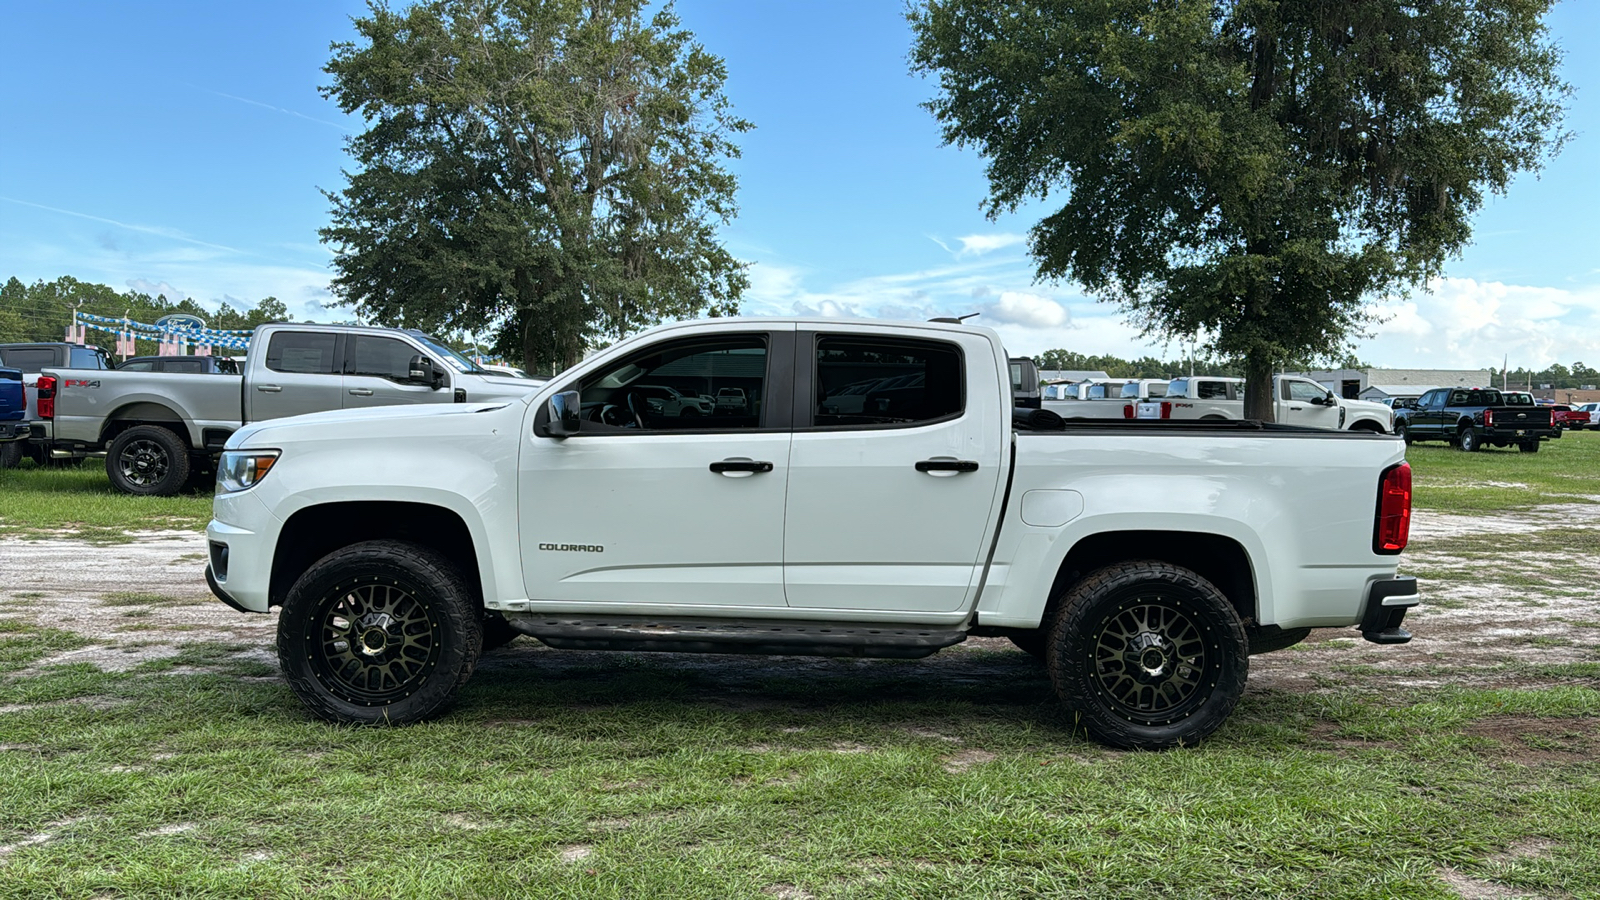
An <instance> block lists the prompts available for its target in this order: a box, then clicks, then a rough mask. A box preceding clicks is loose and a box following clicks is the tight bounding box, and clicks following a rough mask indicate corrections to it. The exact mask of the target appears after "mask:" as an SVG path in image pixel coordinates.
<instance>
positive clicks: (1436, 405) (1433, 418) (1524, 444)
mask: <svg viewBox="0 0 1600 900" xmlns="http://www.w3.org/2000/svg"><path fill="white" fill-rule="evenodd" d="M1394 431H1395V434H1398V435H1401V436H1402V437H1404V438H1405V439H1406V443H1408V444H1409V443H1411V442H1412V441H1449V442H1450V443H1451V444H1454V445H1455V446H1456V447H1458V448H1460V449H1462V450H1466V451H1468V452H1472V451H1475V450H1481V449H1483V447H1484V445H1486V444H1487V445H1492V446H1495V447H1509V446H1511V445H1512V444H1516V445H1517V447H1519V448H1520V449H1521V450H1522V452H1524V453H1537V452H1539V441H1540V440H1541V439H1546V438H1553V437H1555V436H1556V429H1555V426H1554V425H1553V424H1552V423H1551V421H1550V409H1549V407H1544V406H1512V405H1508V404H1507V403H1506V402H1505V397H1503V396H1502V395H1501V393H1500V392H1499V391H1497V390H1495V389H1493V388H1438V389H1436V390H1432V391H1429V392H1427V393H1426V394H1423V395H1422V396H1421V397H1420V398H1419V399H1417V400H1415V401H1413V402H1411V403H1409V404H1407V405H1405V406H1403V407H1400V408H1397V409H1396V410H1395V412H1394Z"/></svg>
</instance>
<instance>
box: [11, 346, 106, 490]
mask: <svg viewBox="0 0 1600 900" xmlns="http://www.w3.org/2000/svg"><path fill="white" fill-rule="evenodd" d="M0 366H6V367H8V368H12V369H17V370H20V371H21V372H22V392H23V397H24V405H25V408H26V412H24V413H23V416H22V418H23V420H24V421H27V422H29V423H32V422H33V421H35V420H37V419H38V418H39V412H38V410H39V375H40V373H41V372H43V371H44V370H45V369H47V368H57V369H62V368H68V369H95V370H101V369H109V368H111V359H110V358H109V357H108V356H106V352H105V351H104V350H102V349H100V348H99V347H94V346H90V345H88V344H69V343H62V342H54V343H52V342H48V341H45V342H38V343H26V344H0ZM25 430H26V431H27V432H28V433H27V434H26V435H24V436H25V437H27V438H29V439H30V440H31V438H32V427H31V425H30V426H27V427H25ZM48 455H49V452H48V450H47V448H45V447H44V446H43V445H41V444H36V443H28V444H26V445H18V446H14V447H9V448H6V452H0V468H9V467H11V466H14V465H16V464H17V462H18V461H20V460H21V459H22V457H23V456H32V457H33V458H34V459H35V460H36V461H38V462H40V463H43V462H44V461H45V459H46V458H47V457H48Z"/></svg>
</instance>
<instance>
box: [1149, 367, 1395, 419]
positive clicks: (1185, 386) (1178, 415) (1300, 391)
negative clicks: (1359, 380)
mask: <svg viewBox="0 0 1600 900" xmlns="http://www.w3.org/2000/svg"><path fill="white" fill-rule="evenodd" d="M1272 402H1273V419H1274V421H1277V422H1281V423H1283V424H1285V425H1304V426H1307V427H1310V428H1339V429H1346V430H1349V431H1371V432H1374V433H1377V434H1388V433H1390V432H1391V431H1393V430H1394V411H1393V410H1392V409H1390V408H1389V407H1388V406H1385V405H1384V404H1382V403H1375V402H1373V401H1371V400H1348V399H1345V398H1343V397H1340V396H1339V395H1337V394H1335V393H1334V392H1332V391H1330V390H1328V389H1327V388H1325V387H1323V386H1322V385H1320V384H1318V383H1317V382H1315V381H1312V380H1311V379H1309V378H1300V377H1298V376H1295V375H1274V376H1273V378H1272ZM1123 415H1124V416H1125V417H1127V418H1130V419H1199V420H1202V421H1227V420H1234V419H1243V418H1244V379H1243V378H1229V377H1224V376H1193V375H1191V376H1189V377H1187V378H1174V379H1172V381H1171V382H1170V383H1168V385H1167V393H1166V397H1165V398H1164V399H1163V400H1162V401H1159V402H1158V401H1156V400H1154V399H1152V400H1150V401H1149V402H1146V403H1142V404H1133V403H1129V404H1127V405H1126V406H1125V408H1124V410H1123Z"/></svg>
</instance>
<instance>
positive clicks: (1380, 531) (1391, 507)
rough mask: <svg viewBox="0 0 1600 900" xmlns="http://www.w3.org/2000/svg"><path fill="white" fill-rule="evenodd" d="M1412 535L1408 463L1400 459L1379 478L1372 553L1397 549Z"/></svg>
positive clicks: (1389, 551) (1402, 546)
mask: <svg viewBox="0 0 1600 900" xmlns="http://www.w3.org/2000/svg"><path fill="white" fill-rule="evenodd" d="M1410 539H1411V464H1410V463H1404V462H1403V463H1400V464H1399V465H1397V466H1392V467H1390V468H1389V469H1388V470H1386V471H1385V472H1384V473H1383V478H1382V479H1380V480H1379V481H1378V522H1377V526H1376V527H1375V528H1374V529H1373V533H1372V551H1373V552H1374V553H1387V554H1394V553H1399V552H1400V551H1401V550H1404V549H1405V548H1406V542H1407V541H1409V540H1410Z"/></svg>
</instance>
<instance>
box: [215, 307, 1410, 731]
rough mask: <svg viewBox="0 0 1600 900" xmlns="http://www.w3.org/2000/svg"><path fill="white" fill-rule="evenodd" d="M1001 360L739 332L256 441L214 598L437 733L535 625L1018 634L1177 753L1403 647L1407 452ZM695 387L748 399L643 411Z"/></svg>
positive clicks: (291, 654)
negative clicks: (1348, 651)
mask: <svg viewBox="0 0 1600 900" xmlns="http://www.w3.org/2000/svg"><path fill="white" fill-rule="evenodd" d="M285 333H288V332H285ZM352 339H355V340H359V339H360V335H359V334H358V335H355V336H353V338H352ZM279 358H283V357H279ZM1008 359H1009V357H1008V356H1007V354H1006V352H1005V349H1004V348H1003V346H1002V345H1001V342H1000V338H999V336H998V335H997V334H995V333H994V332H993V331H990V330H988V329H983V328H976V327H969V326H962V325H945V324H934V323H919V324H899V323H886V322H863V321H829V320H815V319H799V320H789V319H765V318H763V319H715V320H709V321H695V322H683V323H677V324H674V325H668V326H664V327H661V328H658V329H655V330H652V331H650V332H647V333H645V334H642V335H638V336H635V337H632V338H629V339H627V340H624V341H622V342H619V343H618V344H616V345H614V346H612V347H610V348H609V349H607V350H605V351H603V352H601V353H599V354H597V355H595V356H593V357H591V358H590V359H588V360H585V361H584V362H582V363H580V364H579V365H578V366H577V367H575V368H574V369H572V370H571V371H569V372H566V373H563V374H561V375H558V376H556V377H555V378H553V379H552V380H551V381H550V382H549V383H547V384H545V385H544V386H542V387H539V388H538V389H537V390H536V392H534V393H533V394H532V395H531V396H530V395H522V396H517V397H514V398H499V399H494V400H492V401H489V402H479V399H478V398H469V400H468V401H467V402H464V403H458V404H450V405H440V406H432V407H410V408H407V407H401V406H391V407H388V408H383V409H344V410H341V411H336V412H325V413H320V414H315V415H307V416H298V417H295V418H290V419H278V420H272V421H265V422H255V423H253V424H249V425H246V426H245V427H243V428H240V429H238V430H237V431H235V432H234V433H233V434H232V435H231V436H230V437H229V438H228V439H227V442H226V445H225V449H224V452H223V453H222V456H221V459H220V462H219V472H218V478H217V485H218V488H217V490H218V493H217V497H216V500H215V506H214V518H213V521H212V522H211V524H210V526H209V527H208V529H207V539H208V541H209V561H208V565H207V570H206V572H207V578H208V581H209V583H210V584H211V586H212V589H213V591H214V592H215V593H216V594H217V596H218V597H219V598H220V599H221V600H223V602H225V603H227V604H229V605H230V606H232V607H234V608H235V609H238V610H239V611H241V612H257V613H261V612H267V611H268V610H269V609H271V608H272V607H281V614H280V616H279V619H278V655H279V660H280V662H281V664H282V666H283V669H284V672H285V674H286V676H287V680H288V683H289V684H290V686H291V687H292V688H293V690H294V691H295V693H296V694H297V695H298V696H299V698H300V699H301V700H302V702H304V703H305V705H306V706H307V708H308V709H310V710H311V711H312V712H313V713H315V714H316V715H318V716H321V717H323V718H326V719H329V720H333V721H339V722H353V723H363V724H381V723H406V722H414V721H418V720H421V719H426V718H429V717H431V716H434V715H437V714H439V713H440V712H441V711H443V710H444V709H445V708H446V706H447V705H448V703H449V702H450V700H451V699H452V697H453V696H454V695H455V694H456V692H457V691H459V690H460V689H461V688H462V686H463V685H464V684H466V682H467V680H468V678H469V677H470V676H471V674H472V672H473V669H474V667H475V665H476V663H477V660H478V657H479V654H480V652H481V651H482V650H483V649H484V647H486V646H493V645H496V644H498V643H503V642H504V641H505V640H509V639H511V638H512V637H515V636H516V635H518V634H525V635H531V636H533V637H536V638H538V639H539V640H541V641H543V642H545V643H546V644H549V645H550V646H552V647H556V648H566V649H587V650H634V651H640V650H643V651H683V652H715V653H757V654H808V655H824V656H847V657H897V658H915V657H922V656H926V655H929V654H931V653H934V652H936V651H938V650H939V649H940V648H942V647H946V646H950V645H952V644H955V643H958V642H960V641H962V640H964V639H965V638H966V637H968V636H969V635H1003V636H1008V637H1010V638H1011V639H1012V640H1014V641H1015V642H1016V643H1017V644H1018V645H1019V646H1021V647H1023V648H1024V649H1027V650H1029V651H1030V652H1032V653H1034V654H1036V655H1038V656H1041V657H1043V658H1044V659H1045V660H1047V661H1048V663H1049V667H1050V671H1051V675H1052V678H1053V681H1054V684H1055V687H1056V690H1057V692H1058V693H1059V694H1060V696H1061V698H1062V700H1063V701H1064V703H1065V704H1066V705H1067V706H1068V707H1069V708H1070V710H1071V711H1072V712H1074V713H1076V717H1075V718H1072V719H1071V721H1074V722H1081V724H1082V725H1083V726H1084V727H1086V728H1087V729H1088V731H1089V733H1090V734H1092V735H1094V736H1095V737H1096V738H1098V739H1099V740H1102V741H1104V742H1106V743H1109V744H1113V745H1116V746H1123V747H1137V748H1149V749H1158V748H1166V747H1174V746H1180V745H1181V746H1187V745H1191V744H1193V743H1195V742H1197V741H1199V740H1201V739H1203V738H1205V737H1206V736H1207V735H1208V734H1210V733H1211V732H1212V731H1213V730H1214V729H1216V728H1217V727H1218V726H1219V725H1221V724H1222V722H1223V721H1224V720H1226V719H1227V717H1228V716H1229V714H1230V713H1231V711H1232V709H1233V707H1234V705H1235V704H1236V703H1237V702H1238V700H1239V697H1240V695H1241V694H1242V692H1243V689H1244V685H1245V679H1246V675H1247V672H1248V668H1249V657H1250V654H1251V653H1253V652H1266V651H1269V650H1276V649H1282V648H1284V647H1287V646H1290V645H1292V644H1294V643H1296V642H1298V641H1299V640H1301V639H1303V638H1304V637H1305V636H1306V635H1307V634H1308V633H1309V631H1310V629H1311V628H1313V627H1332V626H1356V627H1357V628H1358V629H1359V630H1360V633H1361V634H1362V635H1363V636H1364V637H1365V638H1366V639H1367V640H1370V641H1373V642H1376V643H1380V644H1390V643H1403V642H1405V641H1407V640H1409V639H1410V634H1409V633H1408V632H1407V631H1406V630H1405V629H1404V627H1403V626H1402V622H1403V619H1404V616H1405V613H1406V611H1407V609H1409V608H1410V607H1412V606H1414V605H1415V604H1416V603H1417V598H1418V595H1417V587H1416V582H1415V580H1414V579H1410V578H1403V577H1399V576H1397V575H1396V563H1397V554H1398V553H1400V551H1401V550H1402V549H1403V548H1404V547H1405V545H1406V541H1407V536H1408V528H1409V516H1410V469H1409V467H1407V465H1406V463H1405V460H1404V447H1403V445H1402V444H1401V443H1400V442H1399V441H1395V440H1391V439H1388V438H1384V437H1380V436H1378V435H1371V434H1360V433H1350V432H1336V431H1321V432H1317V431H1310V430H1306V429H1299V428H1292V427H1287V426H1281V425H1267V426H1265V427H1261V426H1256V425H1253V424H1251V425H1246V424H1244V423H1238V422H1216V421H1213V422H1175V421H1123V420H1116V421H1096V422H1091V421H1085V422H1079V423H1062V422H1061V420H1060V419H1059V418H1058V417H1056V416H1054V415H1051V414H1049V413H1047V412H1046V411H1044V410H1017V409H1015V398H1014V394H1013V390H1012V384H1011V379H1010V376H1009V372H1008V369H1009V365H1008ZM269 371H270V370H269ZM684 373H706V377H708V378H710V379H711V381H710V382H709V388H710V389H714V390H715V396H716V397H717V401H718V402H717V407H718V411H719V412H721V410H722V406H723V404H722V401H723V399H724V398H725V397H734V396H737V397H738V398H739V399H740V400H741V401H742V402H741V403H740V405H739V406H738V407H737V408H732V407H730V408H729V410H728V412H727V413H726V414H723V415H715V416H709V417H708V416H684V415H670V414H667V411H666V407H665V406H663V407H661V408H660V409H657V408H655V407H653V406H651V405H650V404H649V403H648V402H646V403H639V402H638V399H637V398H639V397H640V396H641V394H640V392H639V391H638V390H637V388H639V387H641V386H655V385H662V384H669V383H681V381H680V380H681V379H683V378H686V377H687V376H686V375H685V374H684ZM257 376H262V377H264V374H263V373H262V372H260V371H258V370H257V369H256V368H255V365H254V361H252V367H251V370H250V371H249V372H247V373H246V376H245V378H246V379H247V381H246V384H247V386H252V387H254V386H258V385H259V384H260V383H261V382H258V381H256V380H255V379H256V377H257ZM452 378H453V379H454V380H452V382H451V383H452V385H456V386H459V385H461V384H463V383H464V382H462V381H461V380H459V379H457V378H456V373H452ZM868 379H873V380H875V381H876V382H877V383H879V384H880V385H881V384H884V383H885V382H888V383H892V384H895V385H897V386H895V387H883V388H881V389H879V390H869V391H865V392H862V391H859V390H853V389H854V388H855V387H856V386H857V385H859V384H860V383H862V382H863V381H866V380H868ZM274 383H278V382H274ZM284 388H285V390H287V388H288V385H284ZM470 389H471V388H469V390H470ZM734 391H737V395H735V394H733V393H732V392H734ZM857 396H862V397H864V398H866V399H865V401H864V402H862V403H861V404H860V405H859V406H857V405H856V404H855V403H854V402H853V401H852V402H851V403H849V404H846V403H844V402H842V401H843V399H844V398H845V397H857ZM1018 421H1020V422H1021V423H1022V424H1020V425H1018V424H1014V423H1016V422H1018ZM1047 426H1049V430H1043V429H1045V428H1046V427H1047ZM868 498H870V501H869V499H868Z"/></svg>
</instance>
